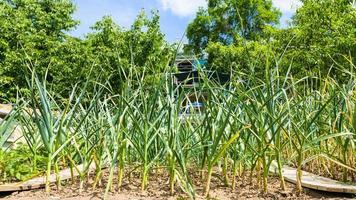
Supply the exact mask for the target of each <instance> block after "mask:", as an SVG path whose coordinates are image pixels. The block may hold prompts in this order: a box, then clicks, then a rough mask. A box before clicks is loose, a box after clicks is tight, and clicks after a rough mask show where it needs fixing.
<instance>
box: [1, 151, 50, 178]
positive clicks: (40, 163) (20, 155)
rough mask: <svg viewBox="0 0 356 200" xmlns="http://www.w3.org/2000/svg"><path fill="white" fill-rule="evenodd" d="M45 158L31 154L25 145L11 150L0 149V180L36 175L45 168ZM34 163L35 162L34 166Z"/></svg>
mask: <svg viewBox="0 0 356 200" xmlns="http://www.w3.org/2000/svg"><path fill="white" fill-rule="evenodd" d="M45 162H46V158H45V157H44V156H42V155H41V153H40V152H39V155H37V156H36V157H33V156H32V152H31V151H30V149H29V148H28V147H27V146H26V145H22V146H19V147H17V148H16V149H13V150H8V151H3V150H0V182H3V183H4V182H14V181H24V180H26V179H29V178H32V177H34V176H38V175H39V174H41V173H42V172H44V170H45ZM34 163H37V164H36V166H35V167H34Z"/></svg>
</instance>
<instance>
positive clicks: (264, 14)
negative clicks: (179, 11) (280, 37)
mask: <svg viewBox="0 0 356 200" xmlns="http://www.w3.org/2000/svg"><path fill="white" fill-rule="evenodd" d="M280 16H281V13H280V12H279V11H278V10H277V9H276V8H275V7H273V5H272V1H271V0H242V1H241V0H209V1H208V8H207V9H202V8H201V9H200V10H199V11H198V12H197V16H196V18H195V19H194V21H193V22H192V23H191V24H189V25H188V28H187V37H188V40H189V45H187V46H186V50H187V51H193V52H194V53H196V54H201V53H202V52H203V51H204V49H205V47H207V46H208V43H209V42H220V43H222V44H224V45H230V44H234V43H236V42H238V41H239V40H241V38H243V39H246V40H257V39H260V38H268V37H269V36H270V35H271V32H273V29H274V26H275V25H276V24H278V22H279V18H280Z"/></svg>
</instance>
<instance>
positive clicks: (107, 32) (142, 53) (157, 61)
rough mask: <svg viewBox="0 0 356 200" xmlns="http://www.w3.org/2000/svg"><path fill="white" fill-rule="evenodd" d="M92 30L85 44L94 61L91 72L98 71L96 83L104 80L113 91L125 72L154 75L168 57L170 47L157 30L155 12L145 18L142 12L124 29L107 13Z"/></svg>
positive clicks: (160, 70)
mask: <svg viewBox="0 0 356 200" xmlns="http://www.w3.org/2000/svg"><path fill="white" fill-rule="evenodd" d="M92 29H93V31H94V32H93V33H91V34H89V35H88V37H87V43H88V48H89V49H90V51H91V54H92V60H93V61H94V66H93V68H92V70H93V72H94V74H93V75H94V76H98V74H100V77H101V79H102V81H100V82H105V81H108V82H109V83H110V85H111V86H112V87H114V88H116V90H115V91H118V88H120V85H121V84H122V83H123V82H124V81H125V80H126V77H127V76H128V73H131V72H132V71H133V72H134V73H137V74H138V75H139V76H142V74H143V73H147V74H151V75H153V76H155V75H157V74H158V73H161V72H162V71H163V70H164V67H165V66H166V63H168V60H169V58H170V57H171V52H172V51H171V48H170V46H169V45H168V44H167V43H166V41H165V39H164V35H163V34H162V33H161V31H160V26H159V16H158V14H157V13H155V12H152V17H151V19H149V18H148V17H147V16H146V14H145V13H144V12H143V11H142V12H141V13H140V14H139V15H138V16H137V18H136V20H135V22H134V23H133V25H132V26H131V28H130V29H128V30H126V29H124V28H121V27H119V26H118V25H117V24H115V22H114V21H113V19H112V18H111V17H108V16H106V17H104V18H103V19H102V20H101V21H99V22H97V23H96V24H95V25H94V26H93V27H92ZM87 70H88V68H87ZM155 77H157V76H155Z"/></svg>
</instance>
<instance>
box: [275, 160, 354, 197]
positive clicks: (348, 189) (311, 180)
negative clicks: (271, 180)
mask: <svg viewBox="0 0 356 200" xmlns="http://www.w3.org/2000/svg"><path fill="white" fill-rule="evenodd" d="M270 171H271V172H273V173H276V172H277V165H276V163H272V166H271V168H270ZM282 174H283V177H284V179H285V180H286V181H288V182H290V183H293V184H296V182H297V175H296V174H297V169H295V168H292V167H288V166H284V167H283V169H282ZM302 186H303V187H305V188H310V189H314V190H320V191H325V192H337V193H348V194H356V184H355V185H351V184H347V183H343V182H340V181H336V180H333V179H330V178H325V177H322V176H318V175H315V174H312V173H309V172H306V171H303V172H302Z"/></svg>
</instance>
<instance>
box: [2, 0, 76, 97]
mask: <svg viewBox="0 0 356 200" xmlns="http://www.w3.org/2000/svg"><path fill="white" fill-rule="evenodd" d="M73 12H74V5H73V4H72V2H71V1H69V0H56V1H47V0H46V1H44V0H13V1H5V0H1V1H0V18H1V20H0V30H1V34H0V87H1V89H0V95H1V96H2V97H14V94H16V87H15V86H18V87H19V88H20V89H21V90H22V89H23V88H24V87H25V86H26V80H25V77H24V74H26V73H27V66H26V65H25V63H31V64H30V66H31V67H33V66H37V68H39V69H37V70H38V72H41V73H42V74H43V73H44V71H45V70H46V68H47V67H49V66H53V67H54V68H57V66H56V61H58V60H61V58H60V57H58V56H59V55H60V53H58V52H60V50H61V47H62V45H63V43H64V41H65V40H66V38H67V35H66V33H65V32H66V31H69V30H71V29H72V28H74V27H75V26H76V25H77V24H78V22H77V21H75V20H73V19H72V14H73ZM62 67H63V66H62ZM65 67H66V69H68V68H69V67H70V66H65ZM66 69H64V70H66ZM56 72H58V70H53V74H52V75H51V76H52V77H53V78H52V79H53V80H56V79H57V78H58V76H60V75H61V74H60V73H59V74H56ZM56 83H60V82H59V81H58V82H56Z"/></svg>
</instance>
